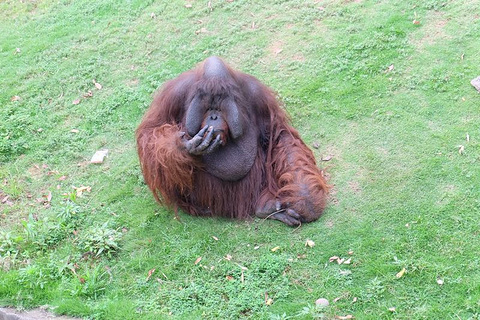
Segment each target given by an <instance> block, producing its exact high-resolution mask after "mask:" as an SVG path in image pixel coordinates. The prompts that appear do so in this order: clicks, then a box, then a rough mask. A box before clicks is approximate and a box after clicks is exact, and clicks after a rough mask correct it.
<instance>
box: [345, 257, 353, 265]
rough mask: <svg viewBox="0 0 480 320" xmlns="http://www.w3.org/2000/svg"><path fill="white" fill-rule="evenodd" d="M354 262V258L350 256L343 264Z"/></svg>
mask: <svg viewBox="0 0 480 320" xmlns="http://www.w3.org/2000/svg"><path fill="white" fill-rule="evenodd" d="M350 263H352V258H348V259H347V260H345V261H343V264H350Z"/></svg>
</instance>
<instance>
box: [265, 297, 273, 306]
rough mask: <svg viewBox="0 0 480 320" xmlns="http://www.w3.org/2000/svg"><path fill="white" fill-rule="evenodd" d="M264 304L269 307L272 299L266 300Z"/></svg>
mask: <svg viewBox="0 0 480 320" xmlns="http://www.w3.org/2000/svg"><path fill="white" fill-rule="evenodd" d="M265 304H266V305H267V306H271V305H272V304H273V299H272V298H268V299H267V301H265Z"/></svg>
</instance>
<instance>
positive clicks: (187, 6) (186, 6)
mask: <svg viewBox="0 0 480 320" xmlns="http://www.w3.org/2000/svg"><path fill="white" fill-rule="evenodd" d="M191 7H193V6H192V4H191V3H187V4H186V5H185V8H189V9H190V8H191Z"/></svg>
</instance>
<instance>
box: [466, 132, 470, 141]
mask: <svg viewBox="0 0 480 320" xmlns="http://www.w3.org/2000/svg"><path fill="white" fill-rule="evenodd" d="M466 139H467V142H470V135H469V134H468V133H467V136H466Z"/></svg>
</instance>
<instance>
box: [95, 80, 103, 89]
mask: <svg viewBox="0 0 480 320" xmlns="http://www.w3.org/2000/svg"><path fill="white" fill-rule="evenodd" d="M95 88H97V89H98V90H102V88H103V87H102V85H101V84H100V83H98V82H95Z"/></svg>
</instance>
